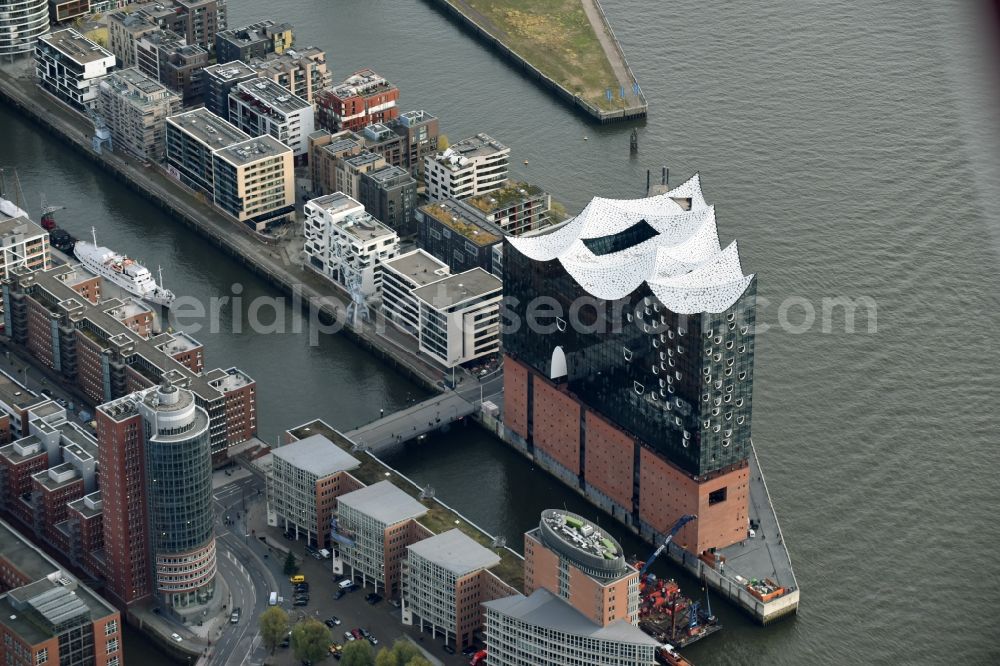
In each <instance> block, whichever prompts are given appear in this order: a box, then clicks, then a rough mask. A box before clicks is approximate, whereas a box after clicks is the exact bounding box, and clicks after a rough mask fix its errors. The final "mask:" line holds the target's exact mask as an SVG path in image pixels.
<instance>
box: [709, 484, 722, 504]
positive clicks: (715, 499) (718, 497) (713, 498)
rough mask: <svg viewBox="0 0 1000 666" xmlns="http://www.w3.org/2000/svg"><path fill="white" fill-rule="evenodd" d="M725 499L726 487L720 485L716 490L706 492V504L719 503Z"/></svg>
mask: <svg viewBox="0 0 1000 666" xmlns="http://www.w3.org/2000/svg"><path fill="white" fill-rule="evenodd" d="M725 501H726V488H725V487H722V488H719V489H718V490H713V491H712V492H710V493H709V494H708V505H709V506H712V505H713V504H721V503H722V502H725Z"/></svg>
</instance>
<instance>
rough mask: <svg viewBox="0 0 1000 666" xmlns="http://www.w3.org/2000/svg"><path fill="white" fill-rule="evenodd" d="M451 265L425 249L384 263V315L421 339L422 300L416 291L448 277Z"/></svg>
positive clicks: (401, 328) (400, 327)
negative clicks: (415, 293)
mask: <svg viewBox="0 0 1000 666" xmlns="http://www.w3.org/2000/svg"><path fill="white" fill-rule="evenodd" d="M450 273H451V271H450V270H449V269H448V264H446V263H444V262H443V261H440V260H439V259H437V258H436V257H434V256H432V255H430V254H428V253H427V252H425V251H424V250H413V251H411V252H407V253H406V254H401V255H399V256H398V257H396V258H394V259H389V260H387V261H384V262H382V314H383V315H385V317H386V318H387V319H388V320H389V321H390V322H391V323H392V324H394V325H395V326H396V327H397V328H399V329H400V330H402V331H403V332H404V333H409V334H410V335H412V336H413V337H414V338H417V337H419V336H420V301H419V300H418V299H417V297H416V296H414V295H413V292H414V291H416V290H417V289H419V288H420V287H423V286H425V285H428V284H431V283H433V282H437V281H438V280H441V279H443V278H446V277H448V275H450Z"/></svg>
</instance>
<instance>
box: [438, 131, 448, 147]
mask: <svg viewBox="0 0 1000 666" xmlns="http://www.w3.org/2000/svg"><path fill="white" fill-rule="evenodd" d="M449 145H451V144H449V143H448V135H447V134H438V150H442V151H443V150H447V149H448V146H449Z"/></svg>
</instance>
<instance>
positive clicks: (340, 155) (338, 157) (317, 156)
mask: <svg viewBox="0 0 1000 666" xmlns="http://www.w3.org/2000/svg"><path fill="white" fill-rule="evenodd" d="M364 149H365V144H364V141H363V140H362V138H361V137H360V136H358V135H357V134H355V133H354V132H351V131H349V130H343V131H341V132H337V133H336V134H331V133H330V132H327V131H326V130H316V131H315V132H313V133H312V134H310V135H309V176H310V178H311V179H312V186H313V192H314V193H315V194H316V195H317V196H321V195H324V194H333V193H334V192H344V188H348V189H349V185H348V184H347V183H343V182H338V180H337V176H338V172H339V171H338V170H339V167H340V163H341V161H342V160H343V159H345V158H347V157H351V156H353V155H358V154H360V153H361V152H363V151H364ZM341 179H343V175H341Z"/></svg>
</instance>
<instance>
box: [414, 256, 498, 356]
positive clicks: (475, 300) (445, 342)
mask: <svg viewBox="0 0 1000 666" xmlns="http://www.w3.org/2000/svg"><path fill="white" fill-rule="evenodd" d="M413 295H414V297H416V299H417V301H418V304H419V306H420V324H419V337H418V341H419V343H420V344H419V347H420V351H421V352H423V353H425V354H427V355H428V356H430V357H431V358H433V359H434V360H435V361H437V362H438V363H440V364H441V365H443V366H445V367H446V368H453V367H455V366H457V365H462V364H463V363H468V362H470V361H474V360H475V359H477V358H483V357H485V356H489V355H491V354H496V353H497V352H499V351H500V302H501V301H502V300H503V283H502V282H501V281H500V279H499V278H497V277H496V276H494V275H491V274H490V273H487V272H486V271H484V270H483V269H481V268H473V269H471V270H468V271H465V272H464V273H459V274H457V275H451V276H448V277H446V278H442V279H441V280H438V281H437V282H432V283H430V284H427V285H424V286H423V287H419V288H417V289H415V290H414V291H413Z"/></svg>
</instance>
